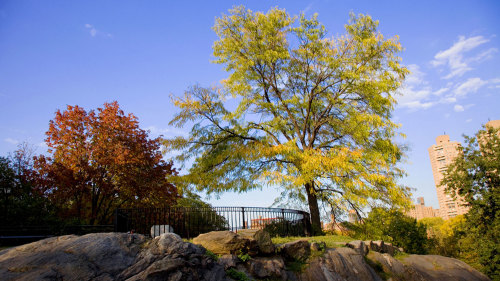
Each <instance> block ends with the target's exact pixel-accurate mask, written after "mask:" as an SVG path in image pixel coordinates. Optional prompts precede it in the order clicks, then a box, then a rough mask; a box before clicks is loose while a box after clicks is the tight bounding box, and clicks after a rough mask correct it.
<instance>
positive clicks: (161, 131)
mask: <svg viewBox="0 0 500 281" xmlns="http://www.w3.org/2000/svg"><path fill="white" fill-rule="evenodd" d="M145 130H146V131H149V132H150V133H151V135H152V136H160V135H162V136H165V135H166V136H184V137H185V136H187V135H188V133H187V132H186V131H184V130H180V129H177V128H172V129H170V128H158V127H156V126H154V125H153V126H149V127H146V128H145Z"/></svg>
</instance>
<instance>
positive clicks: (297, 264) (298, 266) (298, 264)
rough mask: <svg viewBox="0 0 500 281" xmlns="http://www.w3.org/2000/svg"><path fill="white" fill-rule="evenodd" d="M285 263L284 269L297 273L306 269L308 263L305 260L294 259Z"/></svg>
mask: <svg viewBox="0 0 500 281" xmlns="http://www.w3.org/2000/svg"><path fill="white" fill-rule="evenodd" d="M285 265H286V270H288V271H292V272H295V273H299V272H302V271H303V270H304V269H306V268H307V266H308V265H309V264H308V263H307V262H306V261H302V260H294V261H290V262H287V263H286V264H285Z"/></svg>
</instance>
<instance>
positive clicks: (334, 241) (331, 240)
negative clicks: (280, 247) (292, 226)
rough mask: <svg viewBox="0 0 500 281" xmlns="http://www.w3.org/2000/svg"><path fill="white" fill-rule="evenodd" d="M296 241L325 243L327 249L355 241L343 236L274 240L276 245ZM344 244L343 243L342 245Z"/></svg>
mask: <svg viewBox="0 0 500 281" xmlns="http://www.w3.org/2000/svg"><path fill="white" fill-rule="evenodd" d="M296 240H307V241H309V242H313V241H316V242H325V243H326V247H327V248H338V247H343V245H342V243H346V242H351V241H353V240H354V239H353V238H351V237H348V236H342V235H325V236H312V237H275V238H272V241H273V243H274V244H283V243H288V242H292V241H296ZM341 242H342V243H341Z"/></svg>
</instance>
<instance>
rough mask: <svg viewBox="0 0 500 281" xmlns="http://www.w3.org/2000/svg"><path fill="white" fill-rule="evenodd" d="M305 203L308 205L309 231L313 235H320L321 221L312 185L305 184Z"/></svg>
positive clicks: (311, 183)
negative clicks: (309, 216) (309, 215)
mask: <svg viewBox="0 0 500 281" xmlns="http://www.w3.org/2000/svg"><path fill="white" fill-rule="evenodd" d="M304 187H305V189H306V193H307V202H308V203H309V213H310V214H311V228H312V229H311V230H312V234H313V235H319V234H321V232H322V231H321V220H320V216H319V207H318V197H317V196H316V193H315V192H314V183H313V182H310V183H306V184H305V186H304Z"/></svg>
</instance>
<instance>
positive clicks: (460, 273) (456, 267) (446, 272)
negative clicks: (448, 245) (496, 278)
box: [402, 255, 490, 281]
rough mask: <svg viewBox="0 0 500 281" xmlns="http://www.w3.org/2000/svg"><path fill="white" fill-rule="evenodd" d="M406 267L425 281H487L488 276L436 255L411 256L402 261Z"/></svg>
mask: <svg viewBox="0 0 500 281" xmlns="http://www.w3.org/2000/svg"><path fill="white" fill-rule="evenodd" d="M402 263H403V264H404V265H405V266H406V267H410V268H412V269H413V270H414V271H415V272H416V273H418V274H419V275H421V276H423V279H424V280H436V281H438V280H439V281H466V280H467V281H487V280H490V279H489V278H488V277H487V276H485V275H484V274H482V273H480V272H479V271H477V270H475V269H474V268H472V267H471V266H470V265H468V264H466V263H464V262H463V261H459V260H457V259H453V258H447V257H442V256H436V255H410V256H408V257H406V258H404V259H402Z"/></svg>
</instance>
